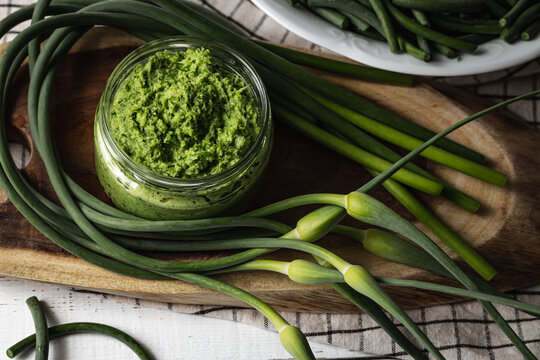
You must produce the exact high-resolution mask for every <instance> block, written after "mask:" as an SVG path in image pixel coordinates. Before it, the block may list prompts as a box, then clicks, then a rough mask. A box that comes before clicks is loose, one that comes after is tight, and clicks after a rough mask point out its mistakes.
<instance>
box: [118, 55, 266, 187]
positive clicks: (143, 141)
mask: <svg viewBox="0 0 540 360" xmlns="http://www.w3.org/2000/svg"><path fill="white" fill-rule="evenodd" d="M258 117H259V114H258V111H257V107H256V104H255V102H254V100H253V97H252V96H251V93H250V91H249V89H248V88H247V85H246V83H245V82H244V81H243V80H242V79H241V78H240V77H239V76H238V75H237V74H234V73H233V72H231V71H228V70H226V69H224V68H223V67H222V66H220V65H219V64H217V63H215V60H213V59H212V56H211V53H210V52H209V50H207V49H202V48H199V49H196V48H193V49H187V51H186V52H170V51H167V50H165V51H163V52H158V53H156V54H154V55H152V56H151V57H150V58H148V61H147V62H145V63H140V64H137V65H135V66H134V68H133V69H132V71H131V73H130V74H129V75H128V76H127V78H126V79H125V80H124V82H123V83H122V84H121V85H120V87H119V88H118V90H117V92H116V94H115V96H114V100H113V104H112V110H111V119H110V124H109V126H110V131H111V133H112V134H113V136H114V137H115V138H116V140H117V143H118V144H119V146H120V147H121V148H122V150H123V151H124V152H125V153H126V154H127V155H128V156H129V157H130V158H131V159H133V160H134V161H135V162H136V163H139V164H141V165H143V166H145V167H146V168H148V169H150V170H151V171H153V172H154V173H157V174H160V175H164V176H171V177H177V178H184V179H189V178H201V177H205V176H208V175H213V174H217V173H219V172H222V171H223V170H225V169H227V168H229V167H231V166H232V165H234V164H235V163H236V162H238V161H239V160H240V159H241V158H242V157H243V155H245V154H246V152H247V151H248V150H249V148H250V147H251V146H252V145H253V143H254V142H255V139H256V137H257V134H258V132H259V125H258Z"/></svg>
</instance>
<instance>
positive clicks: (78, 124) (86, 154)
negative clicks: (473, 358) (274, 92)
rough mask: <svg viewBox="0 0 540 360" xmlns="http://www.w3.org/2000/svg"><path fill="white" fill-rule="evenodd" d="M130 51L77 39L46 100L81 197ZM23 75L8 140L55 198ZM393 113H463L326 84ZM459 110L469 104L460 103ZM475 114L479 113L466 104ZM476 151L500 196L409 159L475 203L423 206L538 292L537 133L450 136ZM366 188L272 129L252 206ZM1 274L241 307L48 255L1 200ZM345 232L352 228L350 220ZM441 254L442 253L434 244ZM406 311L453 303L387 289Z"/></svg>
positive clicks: (268, 284)
mask: <svg viewBox="0 0 540 360" xmlns="http://www.w3.org/2000/svg"><path fill="white" fill-rule="evenodd" d="M140 44H141V43H140V41H138V40H136V39H135V38H132V37H130V36H128V35H126V34H124V33H122V32H120V31H116V30H111V29H107V28H98V29H95V30H93V31H91V32H90V33H89V34H87V35H86V36H85V37H84V38H83V39H82V40H81V41H80V42H79V43H78V45H77V46H76V48H74V52H73V53H72V54H71V55H69V56H68V58H67V59H66V61H65V63H64V65H63V66H62V71H60V72H59V75H58V78H57V80H56V85H55V88H54V95H53V97H52V105H51V112H52V119H53V122H54V124H53V128H54V134H55V138H56V142H57V145H58V149H59V152H60V154H61V158H62V161H63V164H64V167H65V169H66V170H67V172H68V173H69V174H70V175H71V176H72V177H73V178H74V179H75V180H76V181H78V182H79V183H80V184H81V185H82V186H83V187H84V188H85V189H87V190H88V191H90V192H91V193H93V194H95V195H96V196H98V197H99V198H101V199H103V200H106V197H105V196H104V193H103V191H102V189H101V187H100V185H99V183H98V181H97V178H96V174H95V169H94V158H93V121H94V112H95V108H96V105H97V103H98V100H99V98H100V96H101V92H102V91H103V89H104V86H105V82H106V80H107V77H108V76H109V74H110V73H111V71H112V70H113V69H114V67H115V66H116V64H117V63H118V62H119V61H120V60H121V59H122V57H124V56H125V55H126V54H127V53H129V52H130V51H131V50H132V49H133V48H134V47H136V46H138V45H140ZM26 72H27V69H26V68H23V69H22V70H21V71H20V72H19V74H18V76H17V78H16V79H15V82H14V84H13V85H12V88H11V90H12V91H11V94H12V99H11V101H10V102H9V104H10V108H9V110H8V111H9V113H10V114H11V124H12V125H11V126H9V128H10V129H9V134H10V138H11V140H12V141H15V142H20V143H23V144H25V145H26V146H28V148H29V149H30V152H31V156H30V161H29V163H28V165H27V166H26V167H25V169H24V170H23V171H24V174H25V176H26V177H27V178H28V179H29V181H30V182H31V183H32V184H34V185H35V186H36V187H37V188H38V189H39V190H40V191H41V192H42V193H44V194H46V195H47V196H49V197H50V198H51V199H55V200H56V198H55V196H54V193H53V191H52V190H51V187H50V184H49V183H48V180H47V179H48V177H47V175H46V173H45V171H44V169H43V166H42V163H41V161H40V159H39V156H38V154H37V152H36V151H35V149H34V146H33V144H32V142H31V140H30V136H29V130H28V125H27V115H26V91H27V86H28V77H27V74H26ZM324 76H326V77H327V78H328V79H330V80H331V81H333V82H336V83H338V84H340V85H342V86H344V87H346V88H348V89H350V90H352V91H355V92H358V93H359V94H361V95H364V96H366V97H368V98H370V99H372V100H373V101H375V102H377V103H379V104H381V105H383V106H386V107H388V108H390V109H392V110H394V111H395V112H397V113H399V114H401V115H403V116H405V117H407V118H409V119H413V120H414V121H416V122H418V123H420V124H422V125H424V126H426V127H428V128H431V129H433V130H435V131H437V130H440V129H442V128H445V127H447V126H448V125H449V124H451V123H454V122H456V121H458V120H460V119H462V118H464V117H466V116H467V115H469V114H471V113H472V111H471V110H470V108H469V107H467V106H466V105H463V104H460V103H457V102H455V101H453V100H451V99H450V98H448V97H446V96H444V95H443V94H441V93H440V92H438V91H436V90H434V89H433V88H432V87H430V86H428V85H426V84H425V83H422V82H418V83H416V84H415V85H414V86H413V87H410V88H406V87H395V86H387V85H378V84H372V83H367V82H362V81H358V80H352V79H347V78H343V77H337V76H330V75H324ZM462 100H464V101H465V103H470V102H471V100H474V99H473V98H471V97H463V99H462ZM476 105H478V104H476ZM451 137H452V138H454V139H457V140H459V142H461V143H463V144H465V145H467V146H470V147H472V148H473V149H476V150H479V151H481V152H482V153H484V154H485V155H486V156H487V158H488V164H490V165H491V166H493V167H494V168H496V169H497V170H500V171H503V172H504V173H506V174H508V177H509V180H508V185H507V186H506V188H504V189H500V188H496V187H494V186H491V185H488V184H484V183H482V182H480V181H477V180H475V179H472V178H470V177H468V176H466V175H463V174H459V173H456V172H455V171H452V170H449V169H446V168H443V167H440V166H436V165H433V164H431V163H427V162H424V161H421V160H420V161H419V163H420V164H421V165H423V166H427V168H429V169H430V170H431V171H433V172H435V173H436V174H438V175H439V176H441V177H442V178H444V179H446V180H447V181H449V182H450V183H452V184H454V185H455V186H456V187H458V188H459V189H462V190H464V191H465V192H467V193H469V194H471V195H474V196H475V197H476V198H477V199H479V200H480V201H481V202H482V208H481V210H480V211H479V212H478V213H477V214H475V215H471V214H469V213H467V212H465V211H463V210H461V209H459V208H457V207H456V206H454V205H453V204H451V203H449V202H447V201H442V200H440V199H438V198H428V197H425V196H421V197H422V198H423V199H425V200H427V201H428V202H429V204H430V206H431V208H432V209H434V211H435V212H436V213H437V214H439V215H440V216H441V218H442V219H443V220H445V221H446V222H447V223H448V224H450V226H451V227H452V228H454V229H456V230H457V231H458V232H459V233H460V234H461V235H462V237H463V238H464V239H466V240H467V241H469V242H470V243H471V244H473V245H474V247H475V248H477V249H478V250H479V251H480V252H481V253H482V254H483V255H484V256H485V257H486V258H487V259H488V260H489V261H490V262H491V263H492V264H493V265H494V266H495V267H496V268H497V269H498V270H499V274H498V275H497V276H496V278H495V279H494V280H493V283H494V284H495V285H496V286H497V287H499V288H500V289H503V290H508V289H514V288H519V287H524V286H526V285H530V284H533V283H538V282H540V242H539V241H538V234H539V233H540V231H539V230H540V211H539V210H540V208H539V196H538V191H539V190H540V186H539V184H540V156H538V155H537V154H538V153H537V150H536V149H537V143H538V141H539V140H540V136H539V134H538V132H536V130H534V129H533V128H532V127H530V126H528V125H527V124H525V122H523V121H520V120H515V119H511V118H509V117H507V116H506V115H505V114H503V113H497V114H496V115H493V116H486V117H484V118H482V119H480V120H478V121H476V122H474V123H472V124H470V125H468V126H466V127H465V128H462V129H460V130H459V131H457V132H456V133H455V134H453V135H452V136H451ZM368 179H369V175H368V174H366V172H365V171H364V170H363V169H362V167H361V166H360V165H358V164H356V163H354V162H352V161H349V160H347V159H344V158H343V157H341V156H340V155H337V154H335V153H333V152H332V151H330V150H328V149H326V148H324V147H322V146H321V145H319V144H317V143H315V142H313V141H311V140H309V139H306V138H305V137H304V136H302V135H300V134H298V133H296V132H294V131H292V130H290V129H288V128H286V127H284V126H282V125H281V124H279V123H276V132H275V145H274V150H273V153H272V160H271V163H270V166H269V171H268V175H267V177H266V179H265V183H264V186H263V189H262V191H261V193H260V195H259V196H258V198H257V199H256V201H255V202H256V203H255V204H252V208H255V207H258V206H261V205H264V204H268V203H270V202H273V201H276V200H280V199H284V198H286V197H290V196H294V195H300V194H306V193H313V192H336V193H347V192H350V191H352V190H354V189H356V188H358V187H359V186H360V185H361V184H362V183H364V182H365V181H367V180H368ZM374 195H375V196H376V197H378V198H379V199H381V200H383V201H385V202H386V203H387V204H389V205H390V206H392V208H394V209H395V210H396V211H398V212H400V213H401V214H403V215H404V216H406V217H407V218H408V219H410V220H412V218H411V216H410V215H407V213H406V212H405V211H404V209H403V208H402V207H401V205H399V204H398V203H396V201H394V200H393V199H392V198H391V197H390V196H389V195H388V194H386V193H385V191H384V190H382V189H379V190H377V191H376V192H374ZM311 209H312V208H310V207H304V208H299V209H295V210H292V211H288V212H286V213H284V214H280V215H279V216H277V217H276V218H277V219H279V220H282V221H285V222H287V223H290V224H293V223H294V222H295V221H296V220H297V219H298V218H299V217H301V216H302V215H303V214H305V213H307V212H308V211H310V210H311ZM0 219H1V222H0V234H1V236H0V274H2V275H7V276H14V277H19V278H27V279H32V280H39V281H46V282H53V283H59V284H64V285H68V286H75V287H79V288H86V289H92V290H97V291H102V292H106V293H113V294H121V295H126V296H131V297H138V298H145V299H153V300H159V301H166V302H173V303H190V304H221V305H240V306H241V305H242V303H240V302H239V301H237V300H236V299H233V298H230V297H228V296H225V295H221V294H218V293H215V292H212V291H209V290H207V289H204V288H201V287H199V286H194V285H190V284H186V283H183V282H180V281H172V280H171V281H149V280H139V279H135V278H130V277H125V276H120V275H117V274H113V273H111V272H108V271H106V270H103V269H100V268H97V267H95V266H93V265H90V264H88V263H86V262H85V261H82V260H79V259H77V258H75V257H74V256H72V255H70V254H68V253H66V252H65V251H63V250H61V249H60V248H58V247H57V246H56V245H54V244H53V243H52V242H50V241H49V240H48V239H46V238H45V237H43V236H42V235H41V234H40V233H39V232H38V231H37V230H36V229H34V228H33V227H32V226H31V225H30V224H29V223H28V222H27V221H26V220H25V219H24V218H23V217H22V216H21V215H20V214H19V213H18V212H17V210H16V209H15V208H14V207H13V205H12V204H11V203H10V202H9V200H8V199H7V197H6V196H5V194H3V193H0ZM347 221H348V223H350V224H354V225H355V226H360V227H362V226H363V225H362V224H359V223H355V222H353V221H351V220H350V219H349V220H347ZM320 244H321V245H323V246H325V247H327V248H329V249H331V250H332V251H335V252H336V253H338V254H341V255H342V256H343V257H345V258H346V259H348V260H349V261H351V262H354V263H358V264H361V265H363V266H365V267H367V268H368V269H369V270H370V271H372V272H373V273H374V274H376V275H381V276H393V277H401V278H409V279H422V280H430V281H440V282H443V283H444V280H443V279H441V278H439V277H437V276H435V275H432V274H429V273H427V272H424V271H420V270H418V269H414V268H410V267H407V266H403V265H398V264H394V263H389V262H386V261H384V260H381V259H378V258H376V257H374V256H372V255H369V254H367V253H366V252H365V251H363V250H362V249H361V247H360V245H359V244H357V243H354V242H353V241H350V240H348V239H345V238H341V237H335V236H329V237H328V238H325V239H323V240H322V241H321V242H320ZM443 248H444V249H446V246H444V245H443ZM223 254H225V253H224V252H214V253H190V254H187V253H177V254H174V255H170V254H169V255H163V254H153V255H155V256H158V257H160V258H164V259H170V260H173V259H174V260H181V261H192V260H202V259H209V258H213V257H217V256H222V255H223ZM271 258H276V259H286V260H292V259H295V258H306V259H309V256H306V255H305V254H299V253H297V252H293V251H283V250H282V251H279V252H276V253H274V254H273V255H271ZM219 278H220V279H221V280H223V281H226V282H228V283H230V284H233V285H236V286H239V287H241V288H242V289H245V290H247V291H249V292H251V293H253V294H255V295H257V296H259V297H261V298H262V299H263V300H265V301H267V302H269V303H270V304H272V305H274V306H275V307H276V308H278V309H286V310H293V311H313V312H316V311H333V312H348V311H357V309H356V307H354V306H352V305H351V304H349V303H348V302H347V301H346V300H344V299H343V298H341V297H340V296H339V295H338V294H337V293H335V292H334V291H333V290H332V289H331V287H330V286H326V285H319V286H305V285H298V284H295V283H293V282H291V281H289V280H288V279H287V278H286V277H284V276H281V275H277V274H271V273H263V272H252V273H241V274H227V275H223V276H220V277H219ZM389 291H390V293H391V294H392V295H393V296H394V297H395V299H396V300H397V301H398V302H399V303H400V304H401V305H403V306H405V307H409V308H411V307H418V306H427V305H432V304H439V303H446V302H450V301H455V300H458V298H455V297H451V296H447V295H440V294H435V293H428V292H420V291H415V290H412V289H400V288H389Z"/></svg>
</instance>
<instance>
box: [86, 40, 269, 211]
mask: <svg viewBox="0 0 540 360" xmlns="http://www.w3.org/2000/svg"><path fill="white" fill-rule="evenodd" d="M200 47H203V48H206V49H208V50H209V51H210V54H211V55H212V58H213V61H215V62H216V63H217V64H218V65H219V66H222V67H223V68H224V69H226V71H232V72H234V73H235V74H237V75H238V76H239V77H240V78H241V79H242V80H243V81H244V82H245V83H246V85H248V86H249V91H250V92H251V95H252V97H253V100H254V103H255V104H256V107H257V110H258V114H259V116H258V119H259V120H258V121H259V133H258V135H257V138H256V140H255V142H254V144H253V145H252V146H251V148H250V149H249V150H248V151H247V153H246V154H245V155H244V156H243V157H242V158H241V159H240V160H239V161H238V162H237V163H235V164H234V165H232V166H231V167H229V168H228V169H226V170H224V171H222V172H220V173H218V174H215V175H209V176H205V177H201V178H194V179H181V178H175V177H169V176H163V175H160V174H156V173H154V172H152V171H150V170H149V169H148V168H146V167H144V166H143V165H141V164H138V163H135V162H134V161H133V160H132V159H131V158H130V157H129V156H128V155H126V153H125V152H124V151H123V150H122V149H121V148H120V146H119V145H118V144H117V141H116V139H115V138H114V136H113V135H112V134H111V133H110V130H109V124H110V117H111V115H110V114H111V107H112V104H113V100H114V97H115V93H116V91H117V90H118V88H119V86H120V85H121V84H122V82H123V81H124V80H125V79H126V77H127V76H128V75H129V74H130V72H131V71H132V69H133V67H134V66H135V65H137V64H139V63H144V62H145V61H147V59H148V58H149V57H150V56H152V55H153V54H155V53H157V52H160V51H163V50H168V51H185V50H186V49H187V48H200ZM272 138H273V130H272V121H271V114H270V101H269V99H268V94H267V92H266V89H265V88H264V85H263V82H262V80H261V78H260V77H259V75H258V74H257V72H256V71H255V69H254V68H253V66H252V65H251V64H250V63H249V62H248V61H247V60H246V59H245V58H244V57H243V56H242V55H240V54H239V53H237V52H236V51H234V50H232V49H230V48H228V47H225V46H222V45H220V44H216V43H214V42H211V41H206V40H202V39H197V38H192V37H174V38H166V39H160V40H156V41H152V42H150V43H148V44H146V45H143V46H142V47H140V48H138V49H136V50H135V51H133V52H132V53H131V54H129V55H128V56H127V57H126V58H124V59H123V60H122V61H121V62H120V63H119V64H118V66H117V67H116V69H115V70H114V71H113V73H112V74H111V76H110V78H109V80H108V81H107V85H106V87H105V90H104V92H103V95H102V97H101V100H100V102H99V104H98V108H97V111H96V117H95V123H94V145H95V161H96V169H97V174H98V177H99V181H100V182H101V184H102V186H103V188H104V190H105V193H106V194H107V196H108V197H109V198H110V199H111V200H112V202H113V203H114V204H115V205H116V206H117V207H118V208H119V209H122V210H124V211H126V212H128V213H131V214H134V215H137V216H140V217H143V218H147V219H155V220H160V219H162V220H165V219H188V218H205V217H213V216H216V215H224V214H233V213H239V212H240V211H242V210H244V208H245V207H246V205H247V203H248V202H249V200H250V198H251V197H252V196H253V195H254V193H255V192H256V191H257V188H258V187H259V185H260V180H261V178H262V176H263V173H264V170H265V168H266V166H267V164H268V161H269V158H270V151H271V148H272Z"/></svg>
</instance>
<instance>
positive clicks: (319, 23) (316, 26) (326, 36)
mask: <svg viewBox="0 0 540 360" xmlns="http://www.w3.org/2000/svg"><path fill="white" fill-rule="evenodd" d="M251 1H252V2H253V3H254V4H255V5H256V6H257V7H259V8H260V9H261V10H262V11H264V12H265V13H266V14H268V16H270V17H271V18H272V19H274V20H275V21H276V22H278V23H279V24H281V25H282V26H283V27H285V28H287V29H288V30H290V31H292V32H293V33H295V34H297V35H298V36H301V37H303V38H305V39H307V40H309V41H311V42H313V43H315V44H318V45H320V46H323V47H325V48H327V49H330V50H332V51H334V52H336V53H338V54H341V55H343V56H346V57H348V58H350V59H353V60H356V61H358V62H361V63H363V64H366V65H369V66H373V67H377V68H380V69H385V70H392V71H398V72H402V73H407V74H414V75H427V76H458V75H472V74H480V73H485V72H489V71H495V70H501V69H505V68H508V67H511V66H514V65H518V64H522V63H524V62H527V61H529V60H532V59H535V58H537V57H539V56H540V36H539V37H537V38H536V39H535V40H532V41H519V42H517V43H515V44H513V45H509V44H507V43H506V42H504V41H503V40H501V39H496V40H492V41H490V42H488V43H485V44H483V45H481V46H480V47H479V48H478V50H477V51H476V53H475V54H474V55H472V54H460V56H461V60H460V61H458V60H457V59H448V58H446V57H445V56H443V55H440V54H438V55H436V56H435V57H434V58H433V59H432V60H431V61H430V62H428V63H426V62H423V61H422V60H419V59H416V58H415V57H413V56H411V55H409V54H393V53H392V52H391V51H390V50H389V49H388V46H387V45H386V44H385V43H382V42H379V41H375V40H371V39H367V38H365V37H362V36H360V35H356V34H353V33H352V32H348V31H343V30H340V29H338V28H337V27H335V26H332V25H330V24H329V23H327V22H326V21H325V20H323V19H321V18H319V17H318V16H316V15H314V14H312V13H311V12H309V11H307V10H305V9H303V8H301V7H291V6H290V5H289V4H288V2H287V0H251Z"/></svg>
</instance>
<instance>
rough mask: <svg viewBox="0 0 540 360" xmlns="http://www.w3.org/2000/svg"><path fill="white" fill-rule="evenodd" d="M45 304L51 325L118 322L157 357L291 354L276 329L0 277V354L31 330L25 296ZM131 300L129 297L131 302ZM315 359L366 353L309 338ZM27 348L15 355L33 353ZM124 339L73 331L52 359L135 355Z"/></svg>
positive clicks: (195, 359)
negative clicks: (176, 311)
mask: <svg viewBox="0 0 540 360" xmlns="http://www.w3.org/2000/svg"><path fill="white" fill-rule="evenodd" d="M30 296H36V297H37V298H38V299H39V300H40V301H42V302H43V304H44V310H45V313H46V316H47V320H48V323H49V326H52V325H57V324H61V323H67V322H78V321H87V322H98V323H104V324H107V325H110V326H114V327H117V328H119V329H121V330H123V331H125V332H127V333H128V334H130V335H131V336H133V337H134V338H135V339H137V340H138V341H139V342H140V343H141V344H143V345H144V346H145V347H146V348H147V349H148V350H150V351H151V352H152V354H153V355H154V356H155V357H156V359H159V360H173V359H174V360H176V359H178V360H179V359H182V360H203V359H204V360H227V359H231V360H232V359H234V360H248V359H249V360H253V359H257V360H270V359H276V360H277V359H290V355H289V354H288V353H287V352H286V351H285V350H283V347H282V346H281V343H280V342H279V337H278V334H277V333H274V332H269V331H265V330H262V329H258V328H255V327H252V326H249V325H245V324H242V323H237V322H232V321H226V320H218V319H211V318H205V317H202V316H195V315H185V314H179V313H175V312H169V311H165V310H158V309H152V308H146V307H140V306H132V305H129V306H128V305H126V304H124V303H121V302H119V301H117V300H115V299H114V298H110V297H106V296H105V297H104V296H100V295H95V294H88V293H82V292H76V291H72V289H70V288H68V287H65V286H61V285H54V284H47V283H40V282H35V281H29V280H21V279H15V278H9V277H0V360H1V359H7V357H6V355H5V350H6V349H7V348H8V347H9V346H11V345H13V344H14V343H16V342H17V341H19V340H20V339H22V338H24V337H26V336H28V335H30V334H32V333H33V332H34V323H33V321H32V316H31V315H30V312H29V311H28V309H27V307H26V304H25V300H26V299H27V298H29V297H30ZM129 304H131V302H129ZM311 345H312V349H313V351H314V353H315V355H316V356H317V358H318V359H336V358H339V359H347V358H349V359H350V358H358V357H365V356H366V355H367V354H364V353H359V352H352V351H349V350H347V349H343V348H338V347H335V346H330V345H323V344H318V343H313V342H312V343H311ZM33 358H34V353H33V352H31V351H28V352H26V353H24V354H23V355H21V356H20V357H18V359H33ZM135 358H136V356H135V355H134V354H133V353H132V352H131V350H129V349H128V348H127V347H126V346H125V345H124V344H122V343H120V342H119V341H117V340H115V339H111V338H108V337H105V336H102V335H98V334H77V335H73V336H69V337H65V338H63V339H56V340H53V341H52V342H51V348H50V359H58V360H64V359H76V360H95V359H101V360H103V359H116V360H124V359H135Z"/></svg>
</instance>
